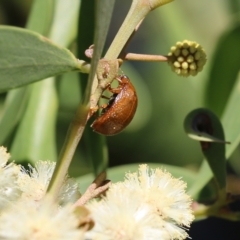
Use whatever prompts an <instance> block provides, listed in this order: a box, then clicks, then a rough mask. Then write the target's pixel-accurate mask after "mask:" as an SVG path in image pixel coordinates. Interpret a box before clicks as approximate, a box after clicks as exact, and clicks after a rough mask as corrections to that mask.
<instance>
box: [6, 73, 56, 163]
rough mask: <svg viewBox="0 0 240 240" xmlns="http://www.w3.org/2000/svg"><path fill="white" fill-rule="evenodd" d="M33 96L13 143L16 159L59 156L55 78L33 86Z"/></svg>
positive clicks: (33, 160) (13, 153)
mask: <svg viewBox="0 0 240 240" xmlns="http://www.w3.org/2000/svg"><path fill="white" fill-rule="evenodd" d="M28 91H30V100H29V103H28V106H27V110H26V112H25V114H24V116H23V119H22V121H21V123H20V126H19V128H18V130H17V133H16V136H15V138H14V142H13V145H12V147H11V151H10V152H11V155H12V157H13V159H14V160H16V161H18V162H19V161H25V160H27V161H30V162H32V163H34V162H35V161H37V160H51V161H54V160H56V158H57V153H56V151H57V150H56V140H55V122H56V114H57V96H56V90H55V85H54V78H50V79H46V80H44V81H42V82H39V83H35V84H34V85H32V86H30V87H29V89H28Z"/></svg>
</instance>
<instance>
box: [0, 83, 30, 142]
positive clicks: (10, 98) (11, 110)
mask: <svg viewBox="0 0 240 240" xmlns="http://www.w3.org/2000/svg"><path fill="white" fill-rule="evenodd" d="M28 97H29V94H28V92H27V89H26V88H19V89H14V90H12V91H10V92H8V94H7V97H6V100H5V103H4V110H3V113H2V117H1V119H0V129H1V134H0V144H2V145H3V144H4V143H5V141H6V139H7V138H8V137H9V136H10V134H11V133H12V131H13V130H14V128H15V127H16V126H17V124H18V122H19V121H20V120H21V118H22V116H23V113H24V111H25V109H26V104H27V99H28Z"/></svg>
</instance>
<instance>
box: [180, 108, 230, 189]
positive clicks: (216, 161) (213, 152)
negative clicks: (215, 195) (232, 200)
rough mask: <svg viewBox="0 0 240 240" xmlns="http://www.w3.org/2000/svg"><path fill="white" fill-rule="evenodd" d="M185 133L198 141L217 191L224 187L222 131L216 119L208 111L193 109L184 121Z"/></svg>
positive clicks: (224, 166) (224, 165) (224, 168)
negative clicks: (214, 180)
mask: <svg viewBox="0 0 240 240" xmlns="http://www.w3.org/2000/svg"><path fill="white" fill-rule="evenodd" d="M184 126H185V131H186V133H187V134H188V135H189V136H190V137H191V138H192V139H194V140H197V141H200V144H201V147H202V152H203V154H204V156H205V157H206V160H207V161H208V163H209V166H210V168H211V170H212V172H213V174H214V177H215V179H216V182H217V185H218V189H219V190H220V189H225V187H226V158H225V143H227V142H226V141H225V138H224V131H223V127H222V125H221V122H220V120H219V119H218V117H217V116H216V115H215V114H214V113H212V112H211V111H210V110H208V109H203V108H200V109H195V110H193V111H192V112H190V113H189V114H188V115H187V117H186V118H185V121H184Z"/></svg>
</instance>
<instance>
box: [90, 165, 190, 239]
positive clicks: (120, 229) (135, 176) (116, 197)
mask: <svg viewBox="0 0 240 240" xmlns="http://www.w3.org/2000/svg"><path fill="white" fill-rule="evenodd" d="M185 188H186V184H185V183H184V182H183V181H181V180H179V179H175V178H173V177H172V176H171V174H170V173H168V172H166V171H163V170H161V169H156V170H153V169H151V170H150V169H149V168H148V166H147V165H140V167H139V172H138V173H128V174H126V180H125V181H124V182H120V183H116V184H112V185H111V188H110V189H109V191H108V192H107V196H106V197H105V198H104V199H103V200H101V201H100V202H97V201H94V202H92V203H90V204H89V205H88V207H89V209H90V210H91V211H92V215H93V219H94V221H95V223H96V226H95V227H94V228H93V230H92V231H90V232H89V233H88V234H89V235H90V236H91V237H90V239H94V240H95V239H106V240H108V239H109V240H110V239H111V240H113V239H114V240H122V239H125V240H128V239H129V240H130V239H133V240H135V239H136V240H137V239H138V240H142V239H144V240H145V239H152V240H155V239H156V240H157V239H161V240H172V239H185V238H186V237H187V236H188V234H187V232H186V231H185V228H186V227H189V225H190V223H191V222H192V221H193V214H192V210H191V199H190V197H189V196H188V195H187V194H186V193H185ZM183 227H184V228H183ZM107 236H108V237H107Z"/></svg>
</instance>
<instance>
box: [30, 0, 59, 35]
mask: <svg viewBox="0 0 240 240" xmlns="http://www.w3.org/2000/svg"><path fill="white" fill-rule="evenodd" d="M54 5H55V0H34V1H33V3H32V7H31V12H30V15H29V18H28V22H27V26H26V28H27V29H29V30H32V31H35V32H38V33H41V34H42V35H45V36H47V35H48V33H49V30H50V28H51V24H52V20H53V14H54V7H55V6H54Z"/></svg>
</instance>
